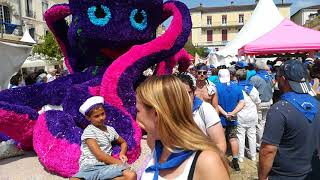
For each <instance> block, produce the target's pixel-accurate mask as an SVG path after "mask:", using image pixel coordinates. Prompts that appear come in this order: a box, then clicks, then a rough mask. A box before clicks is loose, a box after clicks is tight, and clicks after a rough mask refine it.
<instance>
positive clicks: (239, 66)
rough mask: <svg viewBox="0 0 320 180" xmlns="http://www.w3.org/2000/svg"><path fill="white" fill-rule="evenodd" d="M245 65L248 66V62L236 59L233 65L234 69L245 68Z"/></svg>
mask: <svg viewBox="0 0 320 180" xmlns="http://www.w3.org/2000/svg"><path fill="white" fill-rule="evenodd" d="M247 67H248V63H247V62H246V61H238V62H237V63H236V66H235V68H236V70H238V69H245V68H247Z"/></svg>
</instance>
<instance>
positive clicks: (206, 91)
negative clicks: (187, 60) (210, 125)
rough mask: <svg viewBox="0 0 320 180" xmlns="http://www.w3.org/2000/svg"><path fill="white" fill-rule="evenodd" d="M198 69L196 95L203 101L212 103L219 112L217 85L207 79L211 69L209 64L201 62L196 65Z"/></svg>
mask: <svg viewBox="0 0 320 180" xmlns="http://www.w3.org/2000/svg"><path fill="white" fill-rule="evenodd" d="M196 70H197V75H196V78H197V81H196V85H197V89H196V90H195V95H196V96H197V97H199V98H200V99H202V100H203V101H206V102H207V103H209V104H211V105H212V106H213V107H214V109H215V110H216V111H217V112H219V109H218V97H217V90H216V87H215V85H214V84H213V83H212V82H211V81H208V79H207V78H208V70H209V68H208V66H207V65H206V64H204V63H200V64H198V65H197V66H196Z"/></svg>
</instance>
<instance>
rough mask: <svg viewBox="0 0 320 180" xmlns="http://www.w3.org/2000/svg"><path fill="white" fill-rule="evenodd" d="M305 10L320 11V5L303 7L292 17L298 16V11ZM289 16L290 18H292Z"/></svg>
mask: <svg viewBox="0 0 320 180" xmlns="http://www.w3.org/2000/svg"><path fill="white" fill-rule="evenodd" d="M306 9H316V10H317V9H320V5H315V6H309V7H305V8H301V9H299V10H298V11H297V12H296V13H294V14H293V15H292V16H295V15H296V14H298V13H299V12H300V11H302V10H306ZM292 16H291V17H292Z"/></svg>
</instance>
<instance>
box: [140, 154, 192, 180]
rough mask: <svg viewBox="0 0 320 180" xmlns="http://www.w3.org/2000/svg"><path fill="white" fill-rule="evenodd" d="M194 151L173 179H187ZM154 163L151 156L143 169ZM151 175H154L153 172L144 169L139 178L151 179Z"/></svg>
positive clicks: (159, 179) (163, 179)
mask: <svg viewBox="0 0 320 180" xmlns="http://www.w3.org/2000/svg"><path fill="white" fill-rule="evenodd" d="M153 153H154V152H153ZM153 153H152V157H153ZM195 154H196V152H195V153H193V154H192V155H191V156H190V157H189V158H188V159H187V160H186V161H188V162H187V164H186V166H185V167H184V170H183V172H182V173H181V174H180V175H179V176H178V177H176V178H174V179H175V180H186V179H188V175H189V171H190V169H191V165H192V162H193V159H194V156H195ZM153 165H154V159H153V158H152V159H151V160H150V161H149V163H148V165H147V167H146V168H145V169H147V168H148V167H150V166H153ZM153 176H154V172H146V171H143V173H142V175H141V180H151V179H153ZM158 180H165V178H163V177H161V176H159V177H158Z"/></svg>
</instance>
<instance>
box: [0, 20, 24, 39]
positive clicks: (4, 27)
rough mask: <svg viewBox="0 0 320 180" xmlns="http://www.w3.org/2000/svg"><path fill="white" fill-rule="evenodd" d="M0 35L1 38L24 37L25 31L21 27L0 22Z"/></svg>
mask: <svg viewBox="0 0 320 180" xmlns="http://www.w3.org/2000/svg"><path fill="white" fill-rule="evenodd" d="M0 33H1V37H3V34H9V35H16V36H22V34H23V31H22V26H21V25H17V24H10V23H5V22H0Z"/></svg>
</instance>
